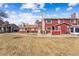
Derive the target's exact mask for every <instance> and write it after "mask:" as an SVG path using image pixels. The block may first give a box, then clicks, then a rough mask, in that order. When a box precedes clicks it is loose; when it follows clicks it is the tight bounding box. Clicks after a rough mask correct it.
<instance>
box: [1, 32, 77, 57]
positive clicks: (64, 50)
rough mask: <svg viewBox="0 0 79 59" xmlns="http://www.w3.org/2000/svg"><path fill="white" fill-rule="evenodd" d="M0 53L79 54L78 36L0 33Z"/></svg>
mask: <svg viewBox="0 0 79 59" xmlns="http://www.w3.org/2000/svg"><path fill="white" fill-rule="evenodd" d="M0 55H4V56H8V55H10V56H37V55H38V56H53V55H55V56H63V55H64V56H69V55H74V56H75V55H79V37H37V35H36V34H21V33H6V34H0Z"/></svg>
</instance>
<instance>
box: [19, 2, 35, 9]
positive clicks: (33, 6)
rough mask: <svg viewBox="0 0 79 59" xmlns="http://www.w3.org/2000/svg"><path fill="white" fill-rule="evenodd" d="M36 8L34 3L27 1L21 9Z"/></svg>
mask: <svg viewBox="0 0 79 59" xmlns="http://www.w3.org/2000/svg"><path fill="white" fill-rule="evenodd" d="M34 8H35V4H34V3H26V4H23V5H22V6H21V8H20V9H21V10H22V9H34Z"/></svg>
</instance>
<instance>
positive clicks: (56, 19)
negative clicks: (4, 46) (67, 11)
mask: <svg viewBox="0 0 79 59" xmlns="http://www.w3.org/2000/svg"><path fill="white" fill-rule="evenodd" d="M47 19H50V20H57V19H68V20H70V19H79V18H44V20H47Z"/></svg>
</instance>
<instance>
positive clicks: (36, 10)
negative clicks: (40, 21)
mask: <svg viewBox="0 0 79 59" xmlns="http://www.w3.org/2000/svg"><path fill="white" fill-rule="evenodd" d="M32 12H41V10H39V9H33V11H32Z"/></svg>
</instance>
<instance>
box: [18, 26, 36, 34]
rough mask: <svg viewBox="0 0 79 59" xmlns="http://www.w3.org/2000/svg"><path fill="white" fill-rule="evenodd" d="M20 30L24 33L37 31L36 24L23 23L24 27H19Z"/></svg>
mask: <svg viewBox="0 0 79 59" xmlns="http://www.w3.org/2000/svg"><path fill="white" fill-rule="evenodd" d="M19 31H20V32H26V33H34V32H37V27H36V25H25V26H24V27H21V28H20V30H19Z"/></svg>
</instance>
